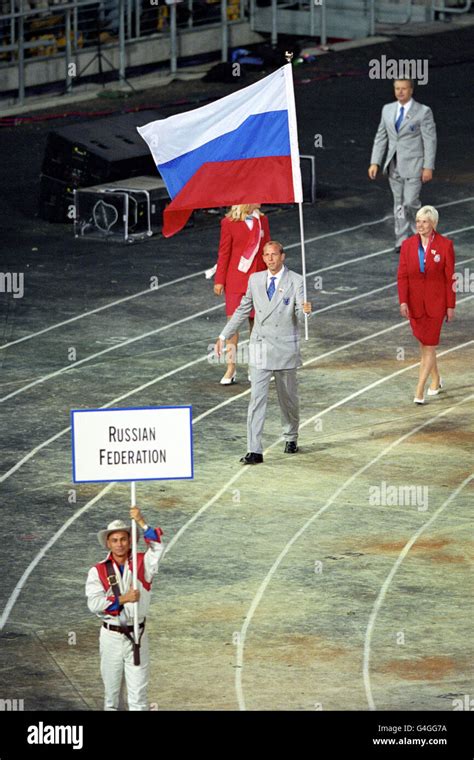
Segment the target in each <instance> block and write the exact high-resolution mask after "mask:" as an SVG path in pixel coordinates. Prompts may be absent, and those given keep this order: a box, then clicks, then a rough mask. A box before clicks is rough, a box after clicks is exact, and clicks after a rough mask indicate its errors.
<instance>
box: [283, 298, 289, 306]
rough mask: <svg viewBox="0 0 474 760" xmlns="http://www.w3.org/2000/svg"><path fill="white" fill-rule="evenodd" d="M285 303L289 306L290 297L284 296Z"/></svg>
mask: <svg viewBox="0 0 474 760" xmlns="http://www.w3.org/2000/svg"><path fill="white" fill-rule="evenodd" d="M283 303H284V304H285V306H288V305H289V303H290V299H289V298H284V299H283Z"/></svg>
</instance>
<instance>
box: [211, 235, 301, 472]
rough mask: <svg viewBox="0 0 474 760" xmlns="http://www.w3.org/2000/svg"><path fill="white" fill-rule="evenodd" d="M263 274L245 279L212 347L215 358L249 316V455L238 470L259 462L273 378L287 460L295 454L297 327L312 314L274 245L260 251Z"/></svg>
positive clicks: (280, 249)
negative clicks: (244, 286)
mask: <svg viewBox="0 0 474 760" xmlns="http://www.w3.org/2000/svg"><path fill="white" fill-rule="evenodd" d="M263 260H264V262H265V265H266V267H267V269H266V271H264V272H255V274H253V275H251V277H250V279H249V284H248V288H247V293H246V294H245V296H244V297H243V298H242V301H241V302H240V306H239V307H238V309H237V310H236V311H235V313H234V315H233V316H232V317H231V319H230V320H229V322H227V324H226V326H225V327H224V329H223V330H222V333H221V334H220V335H219V338H218V340H217V342H216V345H215V351H216V354H217V355H218V356H220V355H221V353H222V351H223V348H224V341H226V340H228V339H229V338H231V337H232V335H234V333H235V332H237V331H238V329H239V328H240V327H241V325H242V323H243V322H244V321H245V319H246V318H247V317H248V315H249V314H250V312H251V311H252V310H255V324H254V328H253V330H252V333H251V335H250V343H249V353H250V358H249V367H250V373H251V379H252V393H251V397H250V403H249V410H248V417H247V454H246V455H245V456H244V457H242V459H241V460H240V461H241V462H242V464H261V463H262V462H263V445H262V434H263V426H264V423H265V413H266V408H267V400H268V391H269V388H270V380H271V377H272V375H273V376H274V378H275V385H276V391H277V395H278V403H279V404H280V412H281V420H282V424H283V438H284V439H285V449H284V451H285V454H296V452H297V451H298V444H297V440H298V427H299V403H298V391H297V379H296V370H297V367H299V366H300V365H301V355H300V340H299V324H298V323H299V322H300V321H302V320H303V319H304V315H305V314H306V315H309V314H310V313H311V304H310V303H308V302H306V301H304V300H303V279H302V277H301V275H299V274H297V273H296V272H292V271H291V270H289V269H287V268H286V267H285V266H284V261H285V252H284V250H283V246H282V245H281V243H279V242H278V241H277V240H269V242H268V243H266V244H265V246H264V248H263Z"/></svg>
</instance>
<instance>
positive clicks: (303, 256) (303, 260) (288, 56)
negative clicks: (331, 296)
mask: <svg viewBox="0 0 474 760" xmlns="http://www.w3.org/2000/svg"><path fill="white" fill-rule="evenodd" d="M285 58H286V60H287V63H289V64H290V66H291V61H292V59H293V53H290V52H288V51H285ZM291 79H292V81H293V68H291ZM293 92H294V88H293ZM293 97H294V95H293ZM298 159H299V156H298ZM302 189H303V188H301V190H302ZM298 215H299V219H300V239H301V274H302V275H303V302H304V303H306V301H307V300H308V295H307V288H306V254H305V248H304V225H303V199H301V201H299V202H298ZM308 338H309V335H308V314H305V316H304V339H305V340H308Z"/></svg>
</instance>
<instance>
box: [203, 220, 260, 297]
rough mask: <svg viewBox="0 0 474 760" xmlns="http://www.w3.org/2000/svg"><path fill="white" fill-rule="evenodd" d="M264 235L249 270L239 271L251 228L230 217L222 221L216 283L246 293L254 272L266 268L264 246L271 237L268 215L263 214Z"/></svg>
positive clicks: (235, 291)
mask: <svg viewBox="0 0 474 760" xmlns="http://www.w3.org/2000/svg"><path fill="white" fill-rule="evenodd" d="M260 221H261V224H262V232H263V236H262V238H261V242H260V247H259V249H258V251H257V254H256V256H255V258H254V260H253V262H252V266H251V267H250V269H249V271H248V272H239V270H238V269H237V267H238V266H239V262H240V257H241V255H242V253H243V251H245V249H246V247H247V242H248V238H249V234H250V230H249V228H248V227H247V225H246V224H245V222H232V221H231V220H230V219H229V218H228V217H226V216H225V217H224V219H222V221H221V239H220V242H219V251H218V254H217V270H216V274H215V277H214V282H215V284H216V285H224V288H225V289H226V291H228V292H229V293H245V292H246V291H247V286H248V280H249V277H250V275H251V274H253V273H254V272H261V271H263V270H264V269H266V266H265V264H264V262H263V258H262V253H263V246H264V245H265V243H267V242H268V241H269V240H270V239H271V238H270V227H269V226H268V219H267V217H266V216H261V217H260Z"/></svg>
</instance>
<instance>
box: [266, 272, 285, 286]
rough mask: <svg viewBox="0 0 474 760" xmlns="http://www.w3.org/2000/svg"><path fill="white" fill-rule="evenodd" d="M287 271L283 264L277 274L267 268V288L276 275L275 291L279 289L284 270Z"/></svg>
mask: <svg viewBox="0 0 474 760" xmlns="http://www.w3.org/2000/svg"><path fill="white" fill-rule="evenodd" d="M284 271H285V267H284V266H283V267H282V268H281V269H280V271H279V272H277V273H276V274H272V273H271V272H270V270H269V269H267V290H268V288H269V287H270V283H271V281H272V277H275V291H277V290H278V286H279V284H280V280H281V278H282V276H283V272H284Z"/></svg>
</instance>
